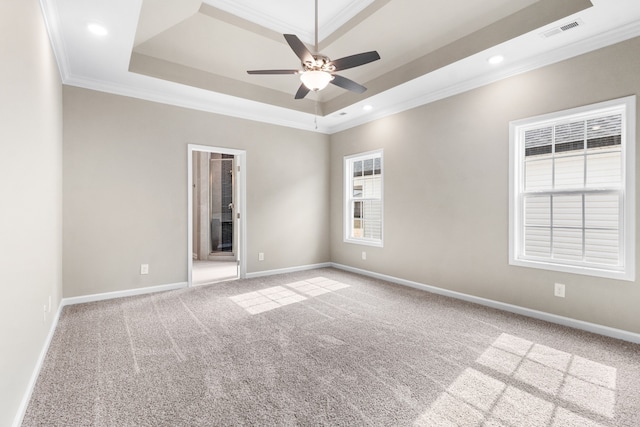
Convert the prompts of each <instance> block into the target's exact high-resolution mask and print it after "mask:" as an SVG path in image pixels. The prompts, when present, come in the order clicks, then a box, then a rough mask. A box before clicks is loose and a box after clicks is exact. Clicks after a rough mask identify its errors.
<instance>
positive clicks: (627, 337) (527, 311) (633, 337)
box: [331, 263, 640, 344]
mask: <svg viewBox="0 0 640 427" xmlns="http://www.w3.org/2000/svg"><path fill="white" fill-rule="evenodd" d="M331 266H332V267H334V268H337V269H339V270H344V271H348V272H351V273H356V274H361V275H363V276H368V277H373V278H375V279H380V280H386V281H387V282H392V283H396V284H398V285H403V286H408V287H410V288H414V289H420V290H422V291H427V292H430V293H433V294H438V295H443V296H447V297H451V298H455V299H459V300H463V301H467V302H472V303H475V304H480V305H484V306H486V307H491V308H496V309H498V310H502V311H508V312H510V313H515V314H520V315H522V316H526V317H532V318H534V319H539V320H544V321H547V322H550V323H555V324H558V325H562V326H568V327H570V328H575V329H580V330H583V331H587V332H593V333H595V334H599V335H604V336H606V337H610V338H616V339H619V340H623V341H629V342H632V343H636V344H640V334H637V333H635V332H630V331H625V330H622V329H616V328H611V327H609V326H604V325H599V324H597V323H590V322H585V321H582V320H577V319H573V318H570V317H564V316H559V315H557V314H551V313H547V312H544V311H538V310H533V309H531V308H526V307H521V306H518V305H513V304H507V303H504V302H500V301H495V300H490V299H487V298H482V297H477V296H473V295H469V294H465V293H462V292H456V291H451V290H448V289H444V288H439V287H437V286H431V285H425V284H423V283H418V282H414V281H411V280H406V279H400V278H398V277H394V276H388V275H386V274H381V273H375V272H373V271H368V270H362V269H360V268H355V267H349V266H347V265H342V264H337V263H331Z"/></svg>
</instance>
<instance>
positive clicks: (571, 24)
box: [540, 19, 584, 39]
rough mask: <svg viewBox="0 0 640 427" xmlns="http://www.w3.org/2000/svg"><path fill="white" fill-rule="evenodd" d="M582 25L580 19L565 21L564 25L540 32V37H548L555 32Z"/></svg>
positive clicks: (555, 33)
mask: <svg viewBox="0 0 640 427" xmlns="http://www.w3.org/2000/svg"><path fill="white" fill-rule="evenodd" d="M583 25H584V22H582V19H575V20H573V21H571V22H567V23H566V24H564V25H560V26H558V27H554V28H552V29H550V30H547V31H545V32H544V33H542V34H540V35H541V36H542V37H544V38H545V39H548V38H549V37H552V36H555V35H557V34H560V33H564V32H565V31H569V30H572V29H574V28H577V27H581V26H583Z"/></svg>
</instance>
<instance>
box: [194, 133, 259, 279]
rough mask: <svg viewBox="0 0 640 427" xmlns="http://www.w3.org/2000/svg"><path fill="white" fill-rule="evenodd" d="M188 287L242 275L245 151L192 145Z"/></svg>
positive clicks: (243, 272)
mask: <svg viewBox="0 0 640 427" xmlns="http://www.w3.org/2000/svg"><path fill="white" fill-rule="evenodd" d="M188 151H189V153H188V154H189V155H188V158H189V162H188V163H189V167H188V185H189V191H188V194H189V202H188V203H189V227H188V233H189V238H188V242H189V244H188V248H189V256H188V265H189V268H188V270H189V272H188V275H189V277H188V280H189V286H196V285H204V284H211V283H216V282H221V281H227V280H234V279H237V278H243V277H245V275H246V264H245V259H246V258H245V256H244V253H245V252H244V251H245V244H244V243H245V241H246V238H245V233H244V230H245V226H244V219H245V218H244V217H245V215H244V206H245V200H246V196H245V171H244V164H245V152H244V151H242V150H234V149H228V148H220V147H208V146H196V145H189V146H188Z"/></svg>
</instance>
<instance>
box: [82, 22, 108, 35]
mask: <svg viewBox="0 0 640 427" xmlns="http://www.w3.org/2000/svg"><path fill="white" fill-rule="evenodd" d="M87 30H89V32H90V33H91V34H93V35H94V36H98V37H104V36H106V35H107V34H108V33H109V32H108V31H107V29H106V28H105V27H104V26H102V25H101V24H98V23H97V22H89V23H88V24H87Z"/></svg>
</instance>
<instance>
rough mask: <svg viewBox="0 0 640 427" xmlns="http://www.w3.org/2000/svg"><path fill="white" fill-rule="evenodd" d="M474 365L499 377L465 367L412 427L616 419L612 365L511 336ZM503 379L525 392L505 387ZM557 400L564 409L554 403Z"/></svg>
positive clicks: (594, 423)
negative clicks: (530, 388) (514, 383)
mask: <svg viewBox="0 0 640 427" xmlns="http://www.w3.org/2000/svg"><path fill="white" fill-rule="evenodd" d="M476 363H478V364H479V365H481V366H482V367H483V368H489V369H490V370H492V371H495V372H496V376H495V378H494V377H493V376H491V375H488V374H487V373H483V372H479V371H478V370H476V369H473V368H471V367H469V368H467V369H465V370H464V372H463V373H462V374H460V376H459V377H458V378H456V380H455V381H454V382H453V383H452V384H451V385H450V386H449V387H448V388H447V389H446V391H444V392H443V393H442V394H441V395H440V396H439V397H438V398H437V399H436V400H435V401H434V402H433V404H432V405H431V407H430V408H429V409H428V410H427V411H425V412H424V413H423V414H422V415H421V416H420V417H419V418H418V419H417V420H416V421H415V423H414V425H416V426H433V425H438V426H445V425H451V426H454V425H483V426H489V425H490V426H502V425H507V426H511V425H519V423H520V422H522V420H527V422H528V423H529V424H527V425H545V426H552V427H560V426H590V427H602V426H603V424H601V423H599V422H598V421H602V420H603V419H605V418H606V419H613V418H614V416H615V404H616V376H617V373H616V369H615V368H613V367H611V366H607V365H604V364H602V363H598V362H595V361H593V360H589V359H586V358H583V357H580V356H577V355H572V354H569V353H566V352H563V351H560V350H556V349H554V348H551V347H547V346H544V345H541V344H536V343H533V342H531V341H528V340H526V339H522V338H519V337H515V336H512V335H509V334H502V335H500V336H499V337H498V338H497V339H496V340H495V341H494V342H493V343H492V344H491V346H489V347H488V348H487V349H486V350H485V351H484V352H483V353H482V354H481V355H480V356H479V357H478V359H476ZM501 375H503V376H504V375H506V376H509V377H511V378H513V379H515V380H516V381H517V382H519V383H521V384H522V388H520V387H517V386H513V385H507V384H506V383H505V382H503V381H501V380H500V379H499V378H500V376H501ZM502 378H504V377H502ZM525 387H533V388H534V389H536V390H538V393H535V395H534V394H532V393H529V392H527V391H525V390H524V389H523V388H525ZM556 399H558V400H560V401H561V402H565V404H566V407H565V405H564V404H563V405H562V406H560V405H557V404H555V403H553V402H552V400H554V401H555V400H556ZM569 408H572V409H575V410H574V411H572V410H570V409H569Z"/></svg>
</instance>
